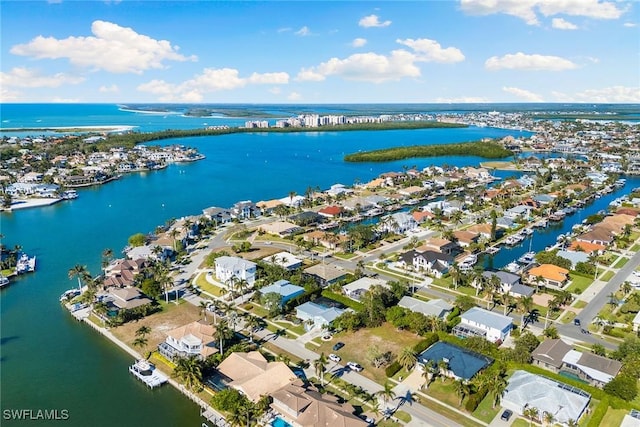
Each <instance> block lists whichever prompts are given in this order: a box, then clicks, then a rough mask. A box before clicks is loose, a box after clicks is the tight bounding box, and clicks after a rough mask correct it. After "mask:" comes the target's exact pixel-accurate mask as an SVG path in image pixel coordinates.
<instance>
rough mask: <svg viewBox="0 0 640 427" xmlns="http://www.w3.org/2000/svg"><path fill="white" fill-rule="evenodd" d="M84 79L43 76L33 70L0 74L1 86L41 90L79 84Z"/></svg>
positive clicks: (63, 75)
mask: <svg viewBox="0 0 640 427" xmlns="http://www.w3.org/2000/svg"><path fill="white" fill-rule="evenodd" d="M84 80H85V79H84V77H78V76H70V75H67V74H64V73H57V74H52V75H48V76H47V75H42V74H40V73H39V72H38V71H36V70H34V69H31V68H24V67H15V68H12V69H11V71H9V72H8V73H4V72H0V86H2V87H3V88H7V87H23V88H39V87H60V86H62V85H65V84H78V83H82V82H83V81H84Z"/></svg>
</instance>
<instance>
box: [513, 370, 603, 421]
mask: <svg viewBox="0 0 640 427" xmlns="http://www.w3.org/2000/svg"><path fill="white" fill-rule="evenodd" d="M590 400H591V395H590V394H589V393H586V392H584V391H582V390H580V389H577V388H574V387H571V386H569V385H567V384H564V383H560V382H556V381H553V380H551V379H549V378H546V377H542V376H539V375H534V374H530V373H529V372H525V371H516V372H515V373H514V374H513V376H512V377H511V378H510V379H509V385H508V386H507V389H506V390H505V394H504V397H503V398H502V406H503V407H505V408H509V409H511V410H513V411H515V412H517V413H519V414H522V411H523V410H524V408H525V405H528V407H535V408H537V409H538V411H539V414H543V413H544V412H549V413H550V414H553V416H554V418H555V420H556V422H558V423H561V424H566V423H567V422H568V421H569V420H578V419H580V416H581V415H582V413H583V412H584V410H585V409H586V407H587V406H588V405H589V401H590Z"/></svg>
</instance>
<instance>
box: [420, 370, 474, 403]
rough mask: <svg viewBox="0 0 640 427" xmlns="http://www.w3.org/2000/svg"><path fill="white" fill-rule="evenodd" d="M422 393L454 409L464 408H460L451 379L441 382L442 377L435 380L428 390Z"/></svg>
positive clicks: (458, 398)
mask: <svg viewBox="0 0 640 427" xmlns="http://www.w3.org/2000/svg"><path fill="white" fill-rule="evenodd" d="M424 393H425V394H428V395H429V396H431V397H434V398H436V399H437V400H439V401H440V402H443V403H446V404H448V405H451V406H453V407H454V408H461V409H462V410H464V407H463V406H460V397H459V396H458V395H457V394H456V392H455V386H454V382H453V381H452V380H451V379H445V380H444V382H443V381H442V377H440V378H437V379H436V380H435V381H433V382H432V383H431V385H430V386H429V388H428V389H425V390H424ZM463 404H464V403H463Z"/></svg>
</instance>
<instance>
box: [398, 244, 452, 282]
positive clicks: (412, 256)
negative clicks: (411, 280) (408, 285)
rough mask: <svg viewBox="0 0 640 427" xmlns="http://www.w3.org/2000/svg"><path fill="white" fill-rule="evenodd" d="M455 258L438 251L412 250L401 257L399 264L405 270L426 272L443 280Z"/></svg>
mask: <svg viewBox="0 0 640 427" xmlns="http://www.w3.org/2000/svg"><path fill="white" fill-rule="evenodd" d="M453 261H454V259H453V257H452V256H451V255H448V254H443V253H441V252H436V251H429V250H427V251H424V252H420V251H417V250H410V251H408V252H405V253H403V254H402V255H400V259H399V260H398V264H399V265H400V266H402V267H404V268H412V269H414V270H416V271H425V272H427V273H428V274H431V275H433V276H435V277H437V278H441V277H442V276H443V275H444V274H446V273H447V272H448V271H449V268H450V267H451V265H452V264H453Z"/></svg>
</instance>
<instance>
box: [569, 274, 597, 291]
mask: <svg viewBox="0 0 640 427" xmlns="http://www.w3.org/2000/svg"><path fill="white" fill-rule="evenodd" d="M569 277H571V284H570V285H569V287H568V288H567V290H568V291H569V292H571V293H572V294H579V293H581V292H584V290H585V289H587V287H588V286H589V285H590V284H591V283H593V278H591V277H585V276H581V275H579V274H573V273H572V274H569ZM578 289H579V290H580V291H578Z"/></svg>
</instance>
